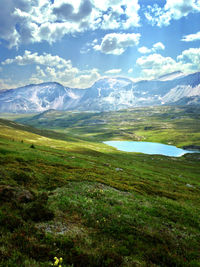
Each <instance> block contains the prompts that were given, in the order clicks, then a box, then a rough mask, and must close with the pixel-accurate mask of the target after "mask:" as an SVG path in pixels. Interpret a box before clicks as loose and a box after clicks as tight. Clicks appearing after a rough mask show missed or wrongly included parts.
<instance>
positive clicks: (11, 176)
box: [0, 107, 200, 267]
mask: <svg viewBox="0 0 200 267" xmlns="http://www.w3.org/2000/svg"><path fill="white" fill-rule="evenodd" d="M55 113H56V114H55ZM199 114H200V113H199V110H198V109H196V110H193V109H189V108H184V107H182V108H175V107H173V108H168V107H165V108H163V109H161V108H159V107H157V108H148V112H146V110H145V109H135V110H132V111H130V110H129V111H125V110H124V111H120V112H111V113H103V114H100V113H83V114H80V113H79V114H78V113H70V112H68V113H67V112H55V111H51V112H46V113H44V114H40V115H32V116H30V117H27V118H22V116H21V118H17V120H18V122H21V123H22V122H25V120H26V123H29V124H30V125H32V126H37V127H38V128H37V129H36V128H33V127H32V126H27V125H22V124H18V123H16V122H13V121H9V120H5V119H1V120H0V162H1V164H0V203H1V205H0V236H1V239H0V266H10V267H11V266H12V267H13V266H16V267H18V266H25V267H27V266H31V267H34V266H38V267H39V266H51V263H53V258H54V257H55V256H56V257H59V258H60V257H62V258H63V263H62V267H64V266H74V267H75V266H84V267H85V266H127V267H128V266H148V267H149V266H180V267H182V266H185V267H186V266H194V267H196V266H200V256H199V250H200V197H199V196H200V180H199V173H200V165H199V160H200V154H186V155H184V156H182V157H179V158H174V157H165V156H159V155H145V154H139V153H126V152H121V151H118V150H116V149H114V148H111V147H108V146H106V145H104V144H102V143H101V142H100V141H103V140H111V139H112V140H113V139H118V140H119V139H126V140H137V138H138V139H139V140H145V141H156V140H157V141H162V142H163V143H169V142H170V143H176V144H177V145H179V146H183V145H200V141H199V140H200V138H199V137H200V136H199V132H200V131H199V127H200V126H199V124H198V121H199V116H200V115H199ZM5 117H6V116H4V118H5ZM10 119H11V118H10ZM14 119H16V117H15V118H14ZM41 121H42V124H41ZM64 123H66V124H64ZM119 125H120V126H119ZM45 128H48V130H45ZM52 130H54V131H52Z"/></svg>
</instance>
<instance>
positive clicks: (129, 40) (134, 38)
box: [93, 33, 140, 55]
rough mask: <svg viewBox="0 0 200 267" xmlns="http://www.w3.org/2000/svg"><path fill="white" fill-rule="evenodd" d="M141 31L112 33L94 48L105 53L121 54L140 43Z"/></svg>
mask: <svg viewBox="0 0 200 267" xmlns="http://www.w3.org/2000/svg"><path fill="white" fill-rule="evenodd" d="M139 40H140V34H139V33H110V34H106V35H105V36H104V37H103V40H102V42H101V44H100V45H95V46H94V47H93V48H94V49H95V50H99V51H101V52H102V53H104V54H113V55H121V54H122V53H124V52H125V50H126V49H127V48H128V47H132V46H136V45H138V44H139Z"/></svg>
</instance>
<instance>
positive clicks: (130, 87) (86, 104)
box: [0, 72, 200, 113]
mask: <svg viewBox="0 0 200 267" xmlns="http://www.w3.org/2000/svg"><path fill="white" fill-rule="evenodd" d="M163 104H166V105H173V104H181V105H182V104H184V105H187V104H189V105H192V104H195V105H197V104H200V72H197V73H193V74H190V75H183V74H182V73H180V72H176V73H171V74H168V75H165V76H162V77H160V78H159V79H158V80H151V81H140V82H136V83H134V82H133V81H131V80H130V79H127V78H104V79H100V80H98V81H97V82H95V83H94V84H93V86H92V87H90V88H87V89H72V88H68V87H64V86H62V85H61V84H59V83H42V84H37V85H28V86H24V87H20V88H17V89H12V90H3V91H0V112H23V113H25V112H43V111H45V110H49V109H55V110H96V111H107V110H118V109H121V108H129V107H138V106H148V105H163Z"/></svg>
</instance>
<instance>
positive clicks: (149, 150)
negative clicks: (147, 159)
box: [103, 141, 195, 157]
mask: <svg viewBox="0 0 200 267" xmlns="http://www.w3.org/2000/svg"><path fill="white" fill-rule="evenodd" d="M103 143H104V144H106V145H109V146H112V147H115V148H117V149H118V150H121V151H125V152H140V153H145V154H150V155H155V154H157V155H164V156H170V157H180V156H182V155H184V154H186V153H195V151H189V150H185V149H181V148H177V147H175V146H171V145H164V144H160V143H152V142H136V141H106V142H103Z"/></svg>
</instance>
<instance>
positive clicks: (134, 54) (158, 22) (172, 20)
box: [0, 0, 200, 89]
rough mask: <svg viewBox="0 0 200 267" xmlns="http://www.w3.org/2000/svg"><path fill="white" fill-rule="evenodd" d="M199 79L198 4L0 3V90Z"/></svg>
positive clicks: (109, 0)
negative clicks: (175, 76) (176, 76)
mask: <svg viewBox="0 0 200 267" xmlns="http://www.w3.org/2000/svg"><path fill="white" fill-rule="evenodd" d="M173 71H182V72H184V73H193V72H196V71H200V0H166V1H165V0H121V1H120V0H105V1H104V0H0V89H6V88H16V87H19V86H23V85H27V84H30V83H41V82H46V81H57V82H60V83H62V84H63V85H65V86H70V87H77V88H86V87H88V86H90V85H92V84H93V83H94V82H95V81H96V80H97V79H99V78H101V77H113V76H121V77H129V78H131V79H133V80H135V81H137V80H139V79H154V78H157V77H159V76H161V75H164V74H166V73H170V72H173Z"/></svg>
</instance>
